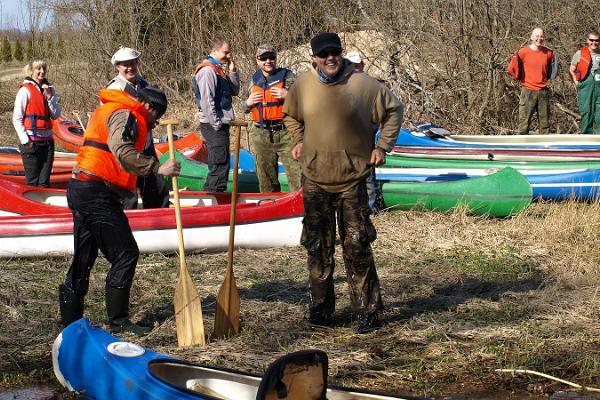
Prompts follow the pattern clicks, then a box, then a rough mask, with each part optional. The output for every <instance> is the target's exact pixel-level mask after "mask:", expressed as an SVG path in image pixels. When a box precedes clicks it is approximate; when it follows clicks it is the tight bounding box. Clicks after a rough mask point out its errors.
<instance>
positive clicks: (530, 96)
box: [507, 28, 558, 135]
mask: <svg viewBox="0 0 600 400" xmlns="http://www.w3.org/2000/svg"><path fill="white" fill-rule="evenodd" d="M543 43H544V31H543V30H542V29H541V28H535V29H534V30H533V31H532V32H531V44H529V45H528V46H524V47H521V48H520V49H519V50H518V51H517V52H516V53H515V54H514V55H513V57H512V59H511V62H510V64H509V65H508V68H507V71H508V73H509V74H511V75H512V76H513V77H514V78H515V79H516V80H518V81H519V82H520V83H521V95H520V98H519V134H521V135H526V134H528V133H529V130H530V128H531V119H532V117H533V113H534V112H537V116H538V125H539V126H538V130H539V133H549V132H550V98H551V93H550V90H549V89H548V79H551V78H553V77H554V76H556V73H557V69H558V68H557V66H558V64H557V62H556V61H557V59H556V58H555V57H554V53H553V52H552V50H550V49H549V48H547V47H545V46H543Z"/></svg>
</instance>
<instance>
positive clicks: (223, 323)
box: [214, 121, 248, 337]
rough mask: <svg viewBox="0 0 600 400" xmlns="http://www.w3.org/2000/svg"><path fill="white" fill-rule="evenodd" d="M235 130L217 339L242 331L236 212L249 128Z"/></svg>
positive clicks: (236, 124) (237, 126)
mask: <svg viewBox="0 0 600 400" xmlns="http://www.w3.org/2000/svg"><path fill="white" fill-rule="evenodd" d="M231 125H232V126H233V129H234V131H233V132H234V138H233V142H234V150H233V152H234V154H235V158H234V162H233V187H232V188H231V213H230V217H229V243H228V246H227V271H226V272H225V279H224V280H223V284H222V285H221V288H220V289H219V294H218V295H217V310H216V311H215V331H214V335H215V336H216V337H224V336H230V335H232V334H237V333H239V331H240V295H239V293H238V290H237V286H236V285H235V276H234V275H233V245H234V242H235V211H236V208H237V184H238V165H239V159H240V136H241V131H242V126H248V124H247V123H246V122H244V121H233V122H231Z"/></svg>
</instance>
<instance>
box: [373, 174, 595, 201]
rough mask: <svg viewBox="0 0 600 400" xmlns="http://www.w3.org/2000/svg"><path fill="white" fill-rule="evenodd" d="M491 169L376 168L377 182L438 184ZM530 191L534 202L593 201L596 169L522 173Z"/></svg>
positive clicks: (477, 175) (466, 177)
mask: <svg viewBox="0 0 600 400" xmlns="http://www.w3.org/2000/svg"><path fill="white" fill-rule="evenodd" d="M493 171H494V170H493V169H492V170H490V169H462V170H461V169H429V168H385V169H382V168H379V169H378V171H377V179H379V180H381V181H399V182H440V181H443V182H445V181H456V180H461V179H471V178H474V177H480V176H486V175H489V174H490V173H491V172H493ZM521 173H522V174H523V176H525V178H526V179H527V180H528V181H529V183H530V184H531V187H532V189H533V198H534V200H553V201H563V200H568V199H575V200H580V201H593V200H596V199H597V198H598V195H599V193H600V169H598V170H525V171H521Z"/></svg>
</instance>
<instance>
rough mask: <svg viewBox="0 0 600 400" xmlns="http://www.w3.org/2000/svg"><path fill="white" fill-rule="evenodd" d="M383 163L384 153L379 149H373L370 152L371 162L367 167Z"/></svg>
mask: <svg viewBox="0 0 600 400" xmlns="http://www.w3.org/2000/svg"><path fill="white" fill-rule="evenodd" d="M383 163H385V151H383V149H380V148H379V147H375V148H374V149H373V151H372V152H371V162H370V163H369V165H374V166H376V167H377V166H379V165H381V164H383Z"/></svg>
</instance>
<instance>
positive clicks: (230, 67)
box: [192, 38, 240, 192]
mask: <svg viewBox="0 0 600 400" xmlns="http://www.w3.org/2000/svg"><path fill="white" fill-rule="evenodd" d="M192 88H193V90H194V99H195V100H196V105H197V106H198V111H199V112H200V132H201V133H202V137H203V138H204V140H205V141H206V147H207V149H208V176H207V177H206V182H205V183H204V190H206V191H207V192H224V191H225V190H226V189H227V181H228V180H229V123H230V122H231V121H233V120H234V119H235V113H234V112H233V107H232V103H233V99H232V96H235V95H237V94H238V93H239V91H240V74H239V72H238V69H237V67H236V65H235V63H234V62H233V57H232V55H231V47H230V46H229V43H228V42H227V41H226V40H225V39H223V38H216V39H214V40H213V42H212V45H211V49H210V55H209V56H208V57H207V58H206V59H205V60H204V61H202V62H201V63H200V64H198V65H197V66H196V68H195V69H194V73H193V77H192Z"/></svg>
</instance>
